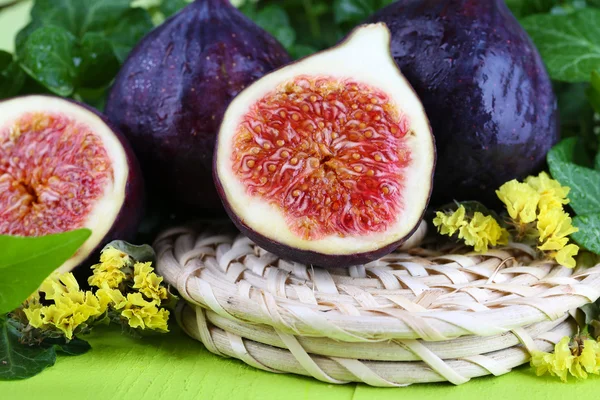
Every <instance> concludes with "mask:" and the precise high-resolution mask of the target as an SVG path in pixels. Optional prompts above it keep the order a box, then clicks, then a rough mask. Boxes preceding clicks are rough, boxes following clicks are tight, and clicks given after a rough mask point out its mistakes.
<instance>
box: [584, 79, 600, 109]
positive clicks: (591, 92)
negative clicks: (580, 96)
mask: <svg viewBox="0 0 600 400" xmlns="http://www.w3.org/2000/svg"><path fill="white" fill-rule="evenodd" d="M585 94H586V97H587V99H588V101H589V102H590V104H591V105H592V107H593V108H594V111H596V112H597V113H600V72H598V71H593V72H592V77H591V79H590V86H589V87H588V88H587V91H586V93H585Z"/></svg>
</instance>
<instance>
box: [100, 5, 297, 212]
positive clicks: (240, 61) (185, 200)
mask: <svg viewBox="0 0 600 400" xmlns="http://www.w3.org/2000/svg"><path fill="white" fill-rule="evenodd" d="M288 61H289V56H288V55H287V53H286V51H285V50H284V48H283V47H282V46H281V45H280V44H279V43H278V42H277V41H276V40H275V39H274V38H273V37H272V36H271V35H269V34H268V33H267V32H265V31H264V30H262V29H261V28H260V27H258V26H257V25H256V24H254V23H253V22H252V21H251V20H249V19H248V18H247V17H246V16H244V15H243V14H242V13H241V12H240V11H238V10H237V9H236V8H235V7H233V6H232V5H231V4H230V3H229V1H228V0H196V1H194V2H193V3H191V4H190V5H189V6H187V7H186V8H184V9H183V10H182V11H181V12H179V13H178V14H176V15H175V16H173V17H172V18H170V19H169V20H167V21H166V22H165V23H164V24H162V25H161V26H160V27H158V28H156V29H155V30H154V31H152V32H151V33H150V34H148V36H146V37H145V38H144V39H143V40H142V41H141V42H140V43H139V45H138V46H137V47H136V48H135V49H134V50H133V52H132V53H131V55H130V56H129V58H128V59H127V61H126V62H125V64H124V66H123V68H122V69H121V71H120V73H119V75H118V76H117V78H116V81H115V83H114V86H113V88H112V90H111V93H110V95H109V98H108V102H107V106H106V113H107V115H108V116H109V118H110V119H111V120H112V121H113V122H114V123H115V124H116V125H117V126H118V127H119V128H120V129H121V130H122V131H123V132H124V133H125V135H126V136H127V138H128V139H129V140H130V142H131V144H132V146H133V148H134V150H135V152H136V154H137V155H138V157H139V159H140V162H141V165H142V169H143V171H144V175H145V176H146V178H147V184H148V188H149V193H150V199H151V200H152V202H154V203H156V202H157V201H158V199H162V200H163V202H166V203H167V204H168V205H169V206H170V209H171V210H176V209H178V208H179V207H180V206H187V207H193V208H194V209H196V210H199V209H202V210H205V211H206V210H212V211H214V210H220V209H221V202H220V199H219V197H218V195H217V193H216V190H215V187H214V183H213V179H212V159H213V149H214V146H215V137H216V134H217V130H218V128H219V125H220V124H221V120H222V117H223V114H224V112H225V109H226V108H227V106H228V104H229V103H230V101H231V100H232V99H233V98H234V97H235V96H236V95H237V94H238V93H239V92H240V91H242V90H243V89H244V88H245V87H246V86H248V85H249V84H250V83H252V82H254V81H255V80H257V79H258V78H260V77H262V76H263V75H265V74H266V73H267V72H270V71H271V70H273V69H275V68H277V67H280V66H282V65H284V64H286V63H287V62H288Z"/></svg>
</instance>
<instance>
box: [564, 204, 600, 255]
mask: <svg viewBox="0 0 600 400" xmlns="http://www.w3.org/2000/svg"><path fill="white" fill-rule="evenodd" d="M598 211H599V210H596V212H598ZM573 225H574V226H575V227H577V228H579V232H575V233H573V234H572V235H571V237H572V238H573V240H574V241H575V242H577V244H579V245H580V246H581V247H583V248H585V249H586V250H589V251H591V252H593V253H596V254H600V214H598V213H596V214H588V215H577V216H576V217H575V218H573Z"/></svg>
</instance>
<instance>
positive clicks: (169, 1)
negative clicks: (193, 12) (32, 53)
mask: <svg viewBox="0 0 600 400" xmlns="http://www.w3.org/2000/svg"><path fill="white" fill-rule="evenodd" d="M190 3H191V1H188V0H163V1H162V3H161V4H160V7H159V9H160V12H162V13H163V15H164V16H165V18H169V17H170V16H172V15H174V14H175V13H177V12H179V11H180V10H181V9H182V8H184V7H185V6H187V5H188V4H190Z"/></svg>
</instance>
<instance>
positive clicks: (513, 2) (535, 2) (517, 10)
mask: <svg viewBox="0 0 600 400" xmlns="http://www.w3.org/2000/svg"><path fill="white" fill-rule="evenodd" d="M558 3H559V0H506V5H507V6H508V8H510V10H511V11H512V13H513V14H514V15H515V16H516V17H518V18H523V17H526V16H528V15H531V14H539V13H548V12H550V10H551V9H552V7H554V6H555V5H557V4H558Z"/></svg>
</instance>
